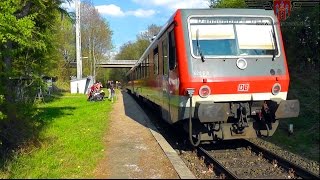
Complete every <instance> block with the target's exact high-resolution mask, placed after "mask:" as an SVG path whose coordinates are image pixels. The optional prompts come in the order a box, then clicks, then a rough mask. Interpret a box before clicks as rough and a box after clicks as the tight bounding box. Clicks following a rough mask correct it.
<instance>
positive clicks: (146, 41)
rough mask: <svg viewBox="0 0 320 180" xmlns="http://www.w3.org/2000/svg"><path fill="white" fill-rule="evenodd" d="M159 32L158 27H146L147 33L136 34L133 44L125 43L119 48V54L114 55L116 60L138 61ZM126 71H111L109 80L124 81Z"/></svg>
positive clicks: (152, 25)
mask: <svg viewBox="0 0 320 180" xmlns="http://www.w3.org/2000/svg"><path fill="white" fill-rule="evenodd" d="M160 30H161V27H160V26H157V25H155V24H151V25H149V26H148V29H147V31H145V32H143V33H141V34H138V35H137V40H136V41H135V42H127V43H125V44H123V45H122V46H121V47H120V52H119V53H118V54H117V55H116V59H122V60H133V59H136V60H138V59H140V57H141V56H142V54H143V53H144V51H145V50H146V49H147V48H148V46H149V45H150V42H151V38H153V36H154V35H157V34H158V33H159V32H160ZM127 71H128V69H112V70H111V72H110V78H111V79H115V80H120V81H122V82H124V81H126V77H125V74H126V72H127Z"/></svg>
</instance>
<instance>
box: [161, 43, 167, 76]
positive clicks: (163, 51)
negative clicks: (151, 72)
mask: <svg viewBox="0 0 320 180" xmlns="http://www.w3.org/2000/svg"><path fill="white" fill-rule="evenodd" d="M162 58H163V75H168V40H167V37H165V38H164V39H163V41H162Z"/></svg>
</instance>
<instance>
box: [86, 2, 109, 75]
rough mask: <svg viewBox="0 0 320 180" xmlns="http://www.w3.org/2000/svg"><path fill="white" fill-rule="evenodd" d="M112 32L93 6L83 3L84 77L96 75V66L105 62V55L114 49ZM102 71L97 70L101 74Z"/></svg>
mask: <svg viewBox="0 0 320 180" xmlns="http://www.w3.org/2000/svg"><path fill="white" fill-rule="evenodd" d="M111 36H112V30H111V28H110V26H109V23H108V21H107V20H106V19H104V18H103V17H102V16H101V15H100V14H99V13H98V11H97V10H96V9H95V7H94V5H93V4H90V3H89V2H82V3H81V44H82V45H81V48H82V49H81V51H82V56H83V57H88V58H87V59H83V60H82V71H83V76H84V77H85V76H90V75H94V64H95V62H96V63H98V62H100V61H103V60H105V56H104V55H105V54H106V53H107V52H108V51H110V50H111V49H112V48H113V45H112V42H111ZM97 71H101V69H96V74H99V72H97Z"/></svg>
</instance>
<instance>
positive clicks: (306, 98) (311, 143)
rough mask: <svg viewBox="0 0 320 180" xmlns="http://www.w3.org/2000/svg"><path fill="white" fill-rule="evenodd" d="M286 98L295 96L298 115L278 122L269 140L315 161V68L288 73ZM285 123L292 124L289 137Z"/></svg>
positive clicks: (317, 105) (316, 101)
mask: <svg viewBox="0 0 320 180" xmlns="http://www.w3.org/2000/svg"><path fill="white" fill-rule="evenodd" d="M288 99H299V101H300V115H299V117H297V118H291V119H286V120H282V121H280V125H279V128H278V130H277V131H276V133H275V134H274V135H273V136H272V137H271V138H270V139H269V141H271V142H273V143H275V144H278V145H280V146H282V147H284V148H286V149H288V150H289V151H291V152H294V153H296V154H300V155H302V156H304V157H306V158H308V159H312V160H315V161H318V162H319V154H320V151H319V140H320V138H319V127H320V124H319V121H320V118H319V70H317V71H315V72H305V73H297V72H295V73H291V83H290V88H289V94H288ZM289 124H293V131H294V134H293V135H291V136H288V126H289Z"/></svg>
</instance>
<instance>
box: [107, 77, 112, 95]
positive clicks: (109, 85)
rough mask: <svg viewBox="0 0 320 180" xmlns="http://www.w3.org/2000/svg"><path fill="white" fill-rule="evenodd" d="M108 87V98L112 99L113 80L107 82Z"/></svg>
mask: <svg viewBox="0 0 320 180" xmlns="http://www.w3.org/2000/svg"><path fill="white" fill-rule="evenodd" d="M107 89H108V99H109V100H110V98H111V82H110V81H108V82H107Z"/></svg>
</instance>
